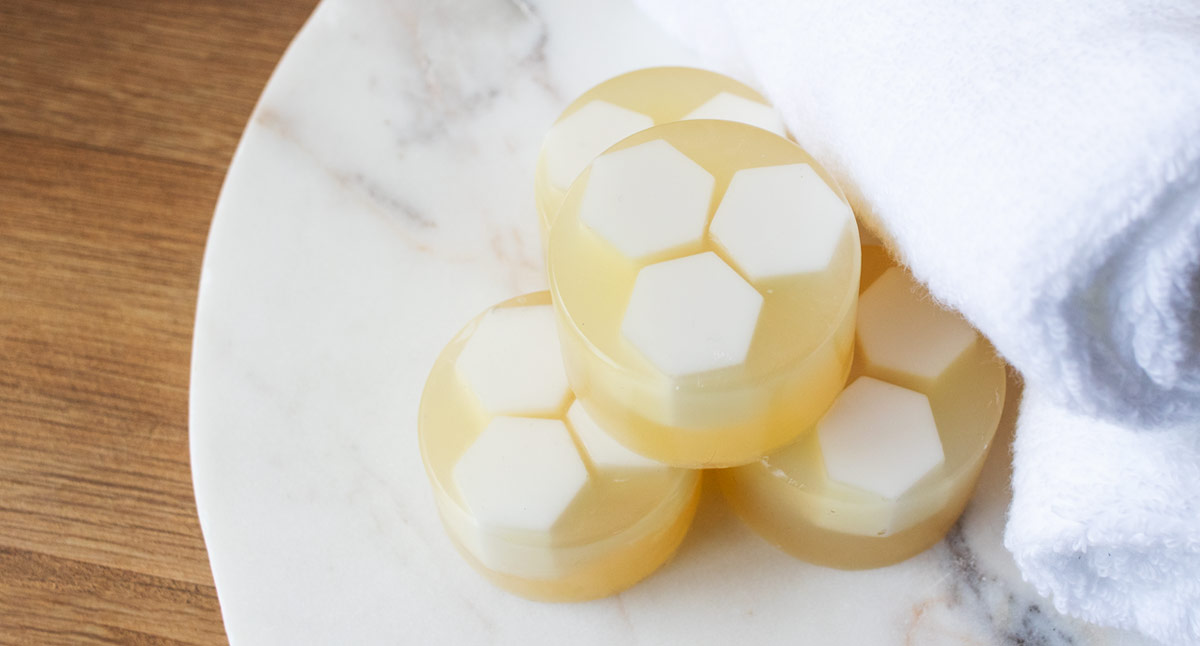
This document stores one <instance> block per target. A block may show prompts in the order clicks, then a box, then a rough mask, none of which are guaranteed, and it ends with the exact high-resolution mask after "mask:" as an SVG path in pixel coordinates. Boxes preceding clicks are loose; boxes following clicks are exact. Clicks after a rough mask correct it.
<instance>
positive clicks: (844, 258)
mask: <svg viewBox="0 0 1200 646" xmlns="http://www.w3.org/2000/svg"><path fill="white" fill-rule="evenodd" d="M859 254H860V247H859V241H858V231H857V228H856V226H855V223H854V219H853V214H852V212H851V210H850V207H849V206H848V205H847V204H846V201H845V199H844V197H843V196H842V194H841V192H840V190H839V189H838V187H837V185H836V183H835V182H834V181H833V179H832V178H831V177H830V176H829V175H828V174H827V173H826V172H825V171H824V170H823V169H822V168H821V167H820V165H818V164H817V162H816V161H815V160H813V159H812V157H810V156H809V155H808V154H807V153H805V152H804V150H803V149H801V148H800V147H799V146H797V145H796V144H794V143H792V142H791V141H788V140H787V139H785V138H783V137H781V136H779V135H776V134H773V133H771V132H768V131H766V130H763V129H760V128H755V127H751V126H748V125H745V124H742V123H736V122H731V121H714V120H688V121H676V122H673V123H669V124H666V125H662V126H657V127H654V128H651V129H648V130H643V131H640V132H638V133H637V134H634V135H633V136H631V137H628V138H626V139H624V140H622V141H621V142H620V143H618V144H616V145H615V146H613V147H612V148H610V149H609V150H608V151H607V152H605V153H604V154H602V155H600V156H599V157H597V158H596V159H595V160H594V161H593V162H592V163H591V164H590V165H589V166H588V167H587V168H586V169H585V170H584V171H583V173H582V174H581V175H580V176H579V178H578V179H577V180H576V181H575V182H574V184H573V185H572V187H571V189H570V191H569V192H568V194H567V195H566V197H565V199H564V201H563V204H562V207H561V209H560V210H559V213H558V216H557V218H556V220H555V222H554V225H553V227H552V229H551V232H550V240H549V254H548V269H549V278H550V285H551V293H552V295H553V297H554V303H555V307H556V311H557V313H558V316H559V333H560V338H561V341H562V353H563V359H564V362H565V364H566V367H567V376H568V378H569V380H570V383H571V384H572V386H573V387H574V390H575V393H576V396H577V397H578V399H579V400H580V401H581V402H582V405H583V406H584V407H585V408H586V409H587V410H588V412H589V413H590V414H591V415H592V416H593V417H594V418H596V419H597V420H598V421H599V422H600V423H601V424H602V425H603V426H604V427H605V428H607V429H608V430H609V433H610V435H612V436H613V438H614V439H616V440H617V441H618V442H619V443H620V444H622V445H624V446H626V447H628V448H630V449H631V450H633V451H634V452H636V453H638V454H640V455H645V456H647V457H650V458H652V459H654V460H657V461H660V462H664V463H668V464H672V465H675V466H681V467H690V468H700V467H728V466H733V465H738V464H744V463H747V462H751V461H753V460H757V459H758V458H759V457H761V456H762V455H764V454H766V453H768V452H770V451H772V450H774V449H777V448H780V447H782V446H784V445H786V444H788V443H789V442H791V441H792V440H794V439H795V438H796V436H797V435H798V434H799V433H800V432H802V431H804V430H806V429H807V428H809V427H811V426H812V424H813V422H815V421H816V420H817V418H818V417H820V415H821V414H822V413H824V412H825V410H826V409H827V408H828V407H829V406H830V404H831V403H832V402H833V399H834V397H836V396H837V394H838V392H839V391H840V390H841V388H842V385H843V383H844V381H845V378H846V375H847V372H848V370H849V368H850V362H851V354H852V347H853V335H854V319H855V306H856V303H857V297H858V283H859V271H860V259H859Z"/></svg>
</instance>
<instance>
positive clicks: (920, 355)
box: [717, 247, 1005, 569]
mask: <svg viewBox="0 0 1200 646" xmlns="http://www.w3.org/2000/svg"><path fill="white" fill-rule="evenodd" d="M862 288H863V294H862V296H861V297H860V301H859V321H858V334H857V343H856V346H857V350H856V356H855V360H854V365H853V368H852V371H851V375H850V378H849V380H848V386H847V388H846V390H845V391H843V393H842V394H841V395H839V397H838V400H837V402H836V403H835V404H834V406H833V407H832V408H831V409H830V411H829V412H828V413H827V414H826V415H825V416H824V417H823V418H822V419H821V420H820V421H819V422H818V423H817V424H816V425H815V428H814V429H813V432H810V433H807V434H805V435H803V436H802V437H801V439H800V440H799V441H797V442H796V443H794V444H792V445H791V446H788V447H786V448H784V449H783V450H780V451H777V452H775V453H772V454H771V455H769V456H767V457H764V458H762V459H761V460H758V461H755V462H752V463H750V464H747V465H744V466H741V467H738V468H735V469H728V470H725V471H722V472H720V473H719V474H718V476H717V478H718V481H719V482H720V486H721V489H722V491H723V492H724V494H725V496H726V498H727V499H728V500H729V501H730V503H731V504H732V505H733V507H734V508H735V509H736V510H737V512H738V514H739V515H740V516H741V517H742V518H743V519H744V520H745V521H746V522H747V523H748V524H749V525H750V526H752V527H753V528H754V529H756V530H757V531H758V532H759V533H760V534H761V535H763V536H764V537H765V538H767V540H769V541H771V542H772V543H774V544H776V545H778V546H780V547H781V548H783V549H784V550H786V551H787V552H790V553H791V554H793V555H795V556H797V557H799V558H802V559H804V560H807V561H811V562H813V563H818V564H821V565H827V566H831V567H837V568H844V569H857V568H868V567H879V566H883V565H888V564H891V563H895V562H898V561H901V560H903V559H906V558H908V557H910V556H913V555H915V554H917V553H919V552H921V551H923V550H925V549H926V548H928V547H929V546H931V545H933V544H934V543H936V542H937V541H938V540H940V539H941V538H942V536H943V535H945V533H946V531H947V530H949V528H950V527H951V526H952V525H953V524H954V522H955V520H956V519H957V518H958V516H959V515H960V514H961V513H962V510H963V507H964V506H965V505H966V502H967V500H968V499H969V498H970V496H971V492H972V490H973V488H974V486H975V481H976V479H977V477H978V475H979V471H980V469H981V468H982V466H983V461H984V459H985V458H986V457H987V452H988V448H989V447H990V445H991V442H992V437H993V435H994V434H995V431H996V426H997V424H998V423H999V421H1000V414H1001V410H1002V409H1003V407H1004V394H1005V374H1004V373H1005V371H1004V366H1003V364H1002V362H1001V361H1000V360H999V359H998V358H997V357H996V355H995V352H994V351H993V349H992V347H991V346H990V345H989V344H988V343H987V342H986V341H985V340H984V339H983V338H982V337H980V336H979V335H978V334H977V333H976V332H975V331H974V330H973V329H972V328H971V327H970V326H969V325H968V324H967V323H966V322H965V321H964V320H962V319H961V317H959V316H958V315H956V314H954V313H951V312H948V311H945V310H942V309H941V308H940V307H938V306H937V305H936V304H935V303H934V302H933V301H932V300H931V299H930V297H929V295H928V293H927V292H926V291H925V290H924V289H923V288H921V287H920V286H919V285H918V284H917V283H916V282H914V281H913V280H912V278H911V277H910V276H909V275H908V274H907V272H905V271H904V270H903V269H901V268H899V267H896V266H895V265H893V264H892V263H890V261H888V260H887V257H886V254H885V252H884V251H883V249H882V248H880V247H865V248H864V249H863V286H862Z"/></svg>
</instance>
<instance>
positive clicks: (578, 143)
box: [534, 67, 784, 234]
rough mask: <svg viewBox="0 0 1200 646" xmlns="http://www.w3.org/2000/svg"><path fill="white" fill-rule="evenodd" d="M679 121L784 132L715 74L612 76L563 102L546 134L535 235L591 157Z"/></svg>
mask: <svg viewBox="0 0 1200 646" xmlns="http://www.w3.org/2000/svg"><path fill="white" fill-rule="evenodd" d="M682 119H727V120H730V121H740V122H743V123H749V124H750V125H753V126H758V127H759V128H765V129H767V130H770V131H772V132H776V133H778V134H783V133H784V129H783V122H782V121H780V119H779V116H778V115H777V114H776V113H775V110H774V108H772V107H770V106H769V105H767V102H766V100H765V99H763V98H762V96H760V95H759V94H758V93H757V92H755V91H754V90H752V89H750V88H749V87H747V86H745V85H743V84H741V83H739V82H737V81H735V80H733V79H731V78H729V77H728V76H724V75H722V74H717V73H716V72H709V71H707V70H700V69H694V68H690V67H651V68H647V69H641V70H636V71H633V72H629V73H627V74H622V75H621V76H617V77H614V78H611V79H609V80H607V81H604V82H603V83H601V84H599V85H597V86H595V87H593V88H592V89H590V90H588V91H587V92H584V93H583V94H582V95H580V97H579V98H578V99H576V100H575V101H574V102H572V103H571V105H569V106H567V108H566V109H565V110H563V112H562V114H561V115H560V116H559V118H558V120H557V121H555V122H554V125H553V126H552V127H551V128H550V131H549V132H548V133H547V134H546V138H545V140H544V142H543V143H542V150H541V153H540V155H539V156H538V163H537V170H536V175H535V176H534V190H535V192H536V198H537V208H538V214H539V215H540V217H541V221H542V233H543V234H545V233H546V232H547V231H549V229H550V224H551V222H552V221H553V220H554V215H555V213H556V212H557V211H558V207H559V205H561V204H562V199H563V196H564V195H565V194H566V192H567V189H568V188H569V187H570V185H571V182H573V181H574V180H575V177H576V176H578V175H579V173H581V172H583V169H584V167H586V166H587V164H588V162H590V161H591V160H592V159H593V158H594V157H596V156H597V155H599V154H600V153H602V152H604V151H605V150H606V149H608V147H609V146H611V145H613V144H615V143H617V142H618V141H620V140H622V139H624V138H625V137H628V136H629V135H632V134H633V133H635V132H638V131H639V130H645V129H646V128H649V127H651V126H656V125H661V124H664V123H670V122H672V121H680V120H682Z"/></svg>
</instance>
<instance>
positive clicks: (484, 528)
mask: <svg viewBox="0 0 1200 646" xmlns="http://www.w3.org/2000/svg"><path fill="white" fill-rule="evenodd" d="M554 326H555V322H554V313H553V308H552V306H551V305H550V295H549V293H547V292H539V293H535V294H529V295H526V296H521V297H518V298H515V299H512V300H509V301H506V302H504V303H501V304H499V305H497V306H495V307H493V308H491V309H489V310H487V311H486V312H484V313H483V314H481V315H480V316H479V317H477V318H476V319H475V320H473V321H472V322H471V323H469V324H468V325H467V326H466V327H465V328H464V329H463V330H462V331H461V332H459V334H458V335H457V336H456V337H455V338H454V339H453V340H452V341H451V342H450V344H449V345H447V346H446V348H445V349H444V350H443V351H442V353H441V355H440V356H439V357H438V358H437V361H436V362H435V363H434V366H433V369H432V370H431V371H430V374H429V379H428V381H427V382H426V384H425V391H424V394H423V395H422V397H421V406H420V412H419V418H418V433H419V436H420V445H421V458H422V460H423V461H424V464H425V471H426V474H427V475H428V476H429V480H430V482H431V483H432V485H433V492H434V500H435V502H436V503H437V509H438V512H439V514H440V516H441V518H442V522H443V524H444V525H445V528H446V531H447V533H448V534H449V535H450V538H451V539H452V541H453V543H454V545H455V546H456V547H457V548H458V550H459V552H460V553H461V554H462V555H463V557H464V558H465V559H466V561H467V562H468V563H469V564H470V565H471V566H472V567H474V568H475V569H476V570H478V571H479V572H480V573H481V574H483V575H484V576H485V577H486V578H488V579H489V580H490V581H492V582H493V583H495V584H496V585H498V586H500V587H502V588H504V589H506V590H508V591H510V592H513V593H515V594H517V595H520V596H523V597H526V598H529V599H535V600H543V601H579V600H585V599H594V598H599V597H604V596H608V595H610V594H614V593H616V592H619V591H621V590H623V589H625V588H627V587H629V586H631V585H633V584H634V583H636V582H637V581H639V580H641V579H643V578H645V577H646V576H648V575H649V574H650V573H652V572H653V571H654V570H655V569H657V568H658V567H659V566H660V565H662V564H663V563H664V562H665V561H666V560H667V559H668V558H669V557H670V556H671V554H672V553H674V551H675V548H676V547H677V546H678V545H679V542H680V541H681V540H682V539H683V536H684V534H685V533H686V532H687V529H688V527H689V525H690V523H691V519H692V516H693V514H694V512H695V508H696V501H697V499H698V498H697V496H698V494H699V487H700V478H699V474H698V473H697V472H693V471H688V470H684V469H677V468H672V467H668V466H666V465H663V464H660V463H657V462H654V461H652V460H648V459H646V458H644V457H642V456H639V455H636V454H634V453H632V452H630V451H628V450H627V449H625V448H624V447H621V446H620V445H619V444H617V443H616V442H614V441H613V440H612V439H611V438H610V437H609V436H608V434H607V433H606V432H605V431H604V430H603V428H602V427H601V425H600V424H598V423H597V422H596V420H594V419H593V418H592V417H591V416H590V415H588V413H587V411H586V410H584V409H583V407H582V406H581V405H579V404H578V403H577V402H576V401H575V400H574V396H573V394H572V393H571V390H570V388H569V387H568V385H567V381H566V377H565V375H564V374H563V369H562V359H561V355H560V352H559V347H558V341H557V339H556V337H555V332H554Z"/></svg>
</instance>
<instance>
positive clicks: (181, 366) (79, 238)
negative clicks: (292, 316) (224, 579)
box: [0, 0, 315, 645]
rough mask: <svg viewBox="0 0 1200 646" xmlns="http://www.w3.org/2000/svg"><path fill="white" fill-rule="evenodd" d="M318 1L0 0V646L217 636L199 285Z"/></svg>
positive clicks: (206, 640)
mask: <svg viewBox="0 0 1200 646" xmlns="http://www.w3.org/2000/svg"><path fill="white" fill-rule="evenodd" d="M314 4H315V0H296V1H294V2H282V1H276V2H261V3H253V2H237V1H234V0H198V1H197V2H190V3H183V2H149V1H145V0H143V1H141V2H139V1H137V0H107V1H103V2H95V1H89V0H69V1H62V0H55V1H47V0H41V1H38V0H4V2H2V3H0V644H5V645H7V644H72V645H74V644H185V643H186V644H216V643H224V642H225V636H224V632H223V630H222V627H221V617H220V612H219V609H218V606H217V599H216V594H215V591H214V589H213V584H212V576H211V574H210V572H209V567H208V559H207V555H206V553H205V550H204V543H203V540H202V539H201V535H200V527H199V524H198V523H197V520H196V509H195V503H194V501H193V498H192V484H191V474H190V471H189V468H188V438H187V399H188V363H189V354H190V350H191V335H192V317H193V313H194V311H195V302H196V285H197V280H198V278H199V275H200V263H201V258H202V255H203V251H204V241H205V235H206V233H207V230H208V223H209V219H210V217H211V216H212V211H213V205H214V203H215V201H216V199H217V194H218V191H219V189H220V186H221V180H222V178H223V177H224V174H225V169H226V167H227V166H228V164H229V160H230V157H231V156H232V154H233V151H234V147H235V146H236V144H237V141H238V136H239V134H240V133H241V130H242V127H243V125H244V124H245V122H246V120H247V119H248V118H249V115H250V111H251V109H252V108H253V106H254V101H255V100H256V98H257V97H258V94H259V92H260V91H261V89H262V86H263V84H264V83H265V82H266V80H267V78H268V76H269V75H270V72H271V70H272V69H273V67H274V66H275V63H276V62H277V60H278V58H279V56H280V55H281V54H282V52H283V50H284V48H285V47H286V45H287V43H288V41H289V40H290V39H291V37H292V36H293V34H295V32H296V30H297V29H298V28H299V27H300V26H301V24H303V22H304V19H305V18H306V17H307V16H308V14H309V13H310V12H311V10H312V8H313V5H314Z"/></svg>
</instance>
